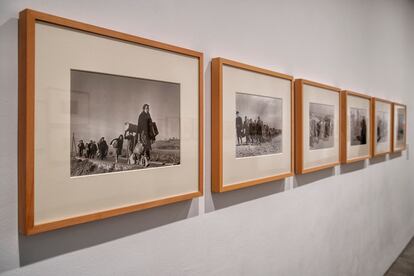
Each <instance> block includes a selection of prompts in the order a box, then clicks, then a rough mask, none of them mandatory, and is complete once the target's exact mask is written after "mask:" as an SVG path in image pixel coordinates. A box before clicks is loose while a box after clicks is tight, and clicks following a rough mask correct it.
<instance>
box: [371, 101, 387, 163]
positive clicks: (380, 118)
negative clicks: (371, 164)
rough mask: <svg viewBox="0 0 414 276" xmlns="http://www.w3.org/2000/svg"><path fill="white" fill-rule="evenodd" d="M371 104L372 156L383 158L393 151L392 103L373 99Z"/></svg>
mask: <svg viewBox="0 0 414 276" xmlns="http://www.w3.org/2000/svg"><path fill="white" fill-rule="evenodd" d="M371 104H372V118H371V124H372V126H373V128H372V130H371V136H372V138H371V139H372V156H381V155H384V154H387V153H390V152H391V150H392V145H391V143H392V141H391V139H392V133H391V132H392V128H391V124H392V102H390V101H387V100H383V99H379V98H375V97H373V98H372V100H371Z"/></svg>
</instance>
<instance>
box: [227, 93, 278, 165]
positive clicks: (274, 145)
mask: <svg viewBox="0 0 414 276" xmlns="http://www.w3.org/2000/svg"><path fill="white" fill-rule="evenodd" d="M235 115H236V139H237V140H236V141H235V142H236V158H239V157H250V156H258V155H267V154H275V153H280V152H282V99H279V98H272V97H266V96H258V95H252V94H246V93H236V114H235Z"/></svg>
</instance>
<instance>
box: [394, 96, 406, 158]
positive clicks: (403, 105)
mask: <svg viewBox="0 0 414 276" xmlns="http://www.w3.org/2000/svg"><path fill="white" fill-rule="evenodd" d="M396 105H398V106H401V107H404V114H405V126H404V147H402V148H400V149H395V147H394V146H395V141H394V127H395V126H394V123H395V122H394V120H395V118H394V116H395V106H396ZM391 113H392V123H391V127H392V138H391V149H392V152H400V151H403V150H405V149H406V148H407V106H406V105H405V104H400V103H396V102H394V103H392V111H391Z"/></svg>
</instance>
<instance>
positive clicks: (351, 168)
mask: <svg viewBox="0 0 414 276" xmlns="http://www.w3.org/2000/svg"><path fill="white" fill-rule="evenodd" d="M366 167H367V165H366V162H365V160H360V161H357V162H354V163H349V164H341V166H340V173H341V174H345V173H351V172H355V171H358V170H362V169H364V168H366Z"/></svg>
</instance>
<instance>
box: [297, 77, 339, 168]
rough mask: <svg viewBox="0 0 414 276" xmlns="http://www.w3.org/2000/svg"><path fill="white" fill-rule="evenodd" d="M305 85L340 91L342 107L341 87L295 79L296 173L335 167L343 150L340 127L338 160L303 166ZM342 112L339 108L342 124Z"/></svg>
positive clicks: (335, 91)
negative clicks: (314, 165)
mask: <svg viewBox="0 0 414 276" xmlns="http://www.w3.org/2000/svg"><path fill="white" fill-rule="evenodd" d="M303 85H309V86H314V87H318V88H322V89H326V90H328V91H331V92H333V93H338V96H339V108H340V107H341V97H340V92H341V89H340V88H337V87H334V86H330V85H326V84H322V83H318V82H314V81H310V80H305V79H296V80H295V118H296V122H295V125H296V131H295V133H296V135H295V145H296V149H295V152H296V158H295V172H296V174H306V173H312V172H316V171H319V170H324V169H328V168H332V167H335V166H336V165H339V164H340V156H341V153H340V150H341V146H340V145H341V135H340V129H339V145H338V148H339V158H338V161H337V162H332V163H329V164H324V165H321V166H317V167H312V168H308V169H306V168H304V166H303ZM341 119H342V118H341V112H340V110H339V124H340V125H341Z"/></svg>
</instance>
